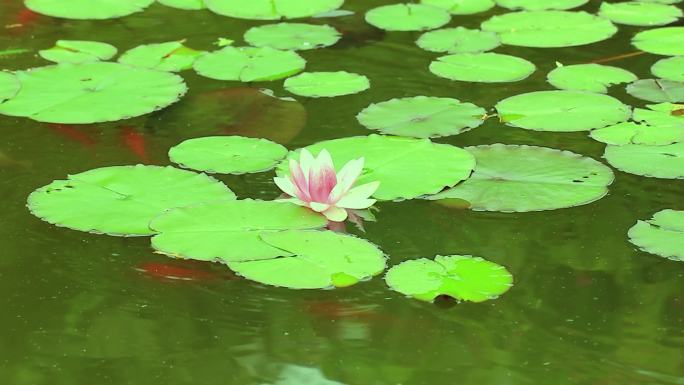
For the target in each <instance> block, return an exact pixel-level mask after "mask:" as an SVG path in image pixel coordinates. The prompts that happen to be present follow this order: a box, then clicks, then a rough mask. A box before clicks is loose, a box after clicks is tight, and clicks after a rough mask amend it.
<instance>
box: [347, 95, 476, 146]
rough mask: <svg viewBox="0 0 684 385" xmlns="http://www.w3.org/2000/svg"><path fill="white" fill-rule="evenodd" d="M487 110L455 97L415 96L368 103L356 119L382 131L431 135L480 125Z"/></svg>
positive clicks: (448, 133) (465, 129)
mask: <svg viewBox="0 0 684 385" xmlns="http://www.w3.org/2000/svg"><path fill="white" fill-rule="evenodd" d="M485 115H486V111H485V110H484V109H483V108H481V107H478V106H476V105H474V104H472V103H463V102H460V101H459V100H457V99H451V98H436V97H428V96H416V97H412V98H403V99H392V100H389V101H386V102H382V103H378V104H371V105H370V106H368V107H366V108H365V109H364V110H363V111H361V112H360V113H359V114H358V115H357V116H356V118H357V119H358V120H359V123H361V124H362V125H364V126H365V127H366V128H368V129H371V130H378V131H380V132H383V133H385V134H392V135H401V136H414V137H417V138H434V137H439V136H449V135H457V134H460V133H461V132H464V131H468V130H470V129H472V128H475V127H477V126H479V125H481V124H482V122H483V121H484V119H483V117H484V116H485Z"/></svg>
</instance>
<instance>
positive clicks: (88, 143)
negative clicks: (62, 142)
mask: <svg viewBox="0 0 684 385" xmlns="http://www.w3.org/2000/svg"><path fill="white" fill-rule="evenodd" d="M47 127H48V128H49V129H51V130H52V131H54V132H56V133H58V134H60V135H61V136H63V137H65V138H68V139H70V140H73V141H75V142H78V143H80V144H82V145H83V146H84V147H92V146H94V145H95V144H97V139H95V137H93V135H92V134H90V133H88V132H84V131H81V130H79V129H78V128H77V127H76V126H74V125H71V124H48V125H47Z"/></svg>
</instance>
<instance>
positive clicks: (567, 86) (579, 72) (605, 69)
mask: <svg viewBox="0 0 684 385" xmlns="http://www.w3.org/2000/svg"><path fill="white" fill-rule="evenodd" d="M547 79H548V81H549V83H551V85H552V86H554V87H556V88H559V89H561V90H570V91H589V92H599V93H602V94H605V93H606V92H608V87H610V86H612V85H614V84H620V83H629V82H633V81H635V80H637V77H636V75H634V74H633V73H631V72H629V71H627V70H624V69H622V68H618V67H612V66H607V65H602V64H575V65H569V66H559V67H557V68H555V69H554V70H553V71H551V72H549V74H548V76H547Z"/></svg>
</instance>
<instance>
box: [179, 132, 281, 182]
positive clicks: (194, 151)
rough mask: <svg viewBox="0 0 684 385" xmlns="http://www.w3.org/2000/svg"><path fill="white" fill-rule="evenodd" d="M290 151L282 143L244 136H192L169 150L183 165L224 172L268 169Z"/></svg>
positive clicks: (240, 172) (238, 172) (235, 172)
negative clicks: (192, 137) (194, 137)
mask: <svg viewBox="0 0 684 385" xmlns="http://www.w3.org/2000/svg"><path fill="white" fill-rule="evenodd" d="M286 155H287V148H285V147H283V146H281V145H279V144H278V143H274V142H271V141H270V140H266V139H260V138H246V137H244V136H209V137H203V138H196V139H190V140H186V141H184V142H183V143H181V144H179V145H177V146H175V147H171V150H169V158H170V159H171V161H172V162H174V163H176V164H178V165H180V166H181V167H183V168H190V169H193V170H198V171H205V172H208V173H221V174H245V173H253V172H262V171H267V170H270V169H272V168H273V167H275V165H276V164H277V163H278V162H279V161H280V160H282V159H283V158H285V156H286Z"/></svg>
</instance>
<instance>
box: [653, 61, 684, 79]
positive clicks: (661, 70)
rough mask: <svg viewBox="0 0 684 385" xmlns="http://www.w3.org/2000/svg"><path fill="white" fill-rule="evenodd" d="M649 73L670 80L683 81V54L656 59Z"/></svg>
mask: <svg viewBox="0 0 684 385" xmlns="http://www.w3.org/2000/svg"><path fill="white" fill-rule="evenodd" d="M651 73H652V74H653V75H655V76H657V77H659V78H661V79H665V80H669V81H672V82H684V56H676V57H669V58H665V59H660V60H658V61H657V62H656V63H655V64H653V66H652V67H651Z"/></svg>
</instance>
